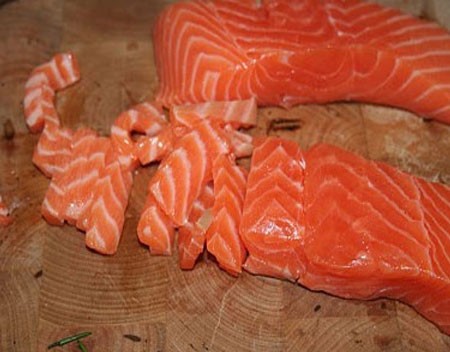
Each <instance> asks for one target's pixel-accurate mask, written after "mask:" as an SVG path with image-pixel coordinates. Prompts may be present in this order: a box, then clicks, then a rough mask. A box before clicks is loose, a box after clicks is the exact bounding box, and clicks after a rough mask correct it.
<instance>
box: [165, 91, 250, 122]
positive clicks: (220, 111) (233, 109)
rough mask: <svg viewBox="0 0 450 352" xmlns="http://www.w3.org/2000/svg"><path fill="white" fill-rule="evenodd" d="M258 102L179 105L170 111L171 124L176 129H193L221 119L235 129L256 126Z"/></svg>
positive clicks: (241, 101)
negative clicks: (205, 120) (204, 121)
mask: <svg viewBox="0 0 450 352" xmlns="http://www.w3.org/2000/svg"><path fill="white" fill-rule="evenodd" d="M256 115H257V111H256V100H255V99H254V98H250V99H247V100H234V101H210V102H205V103H201V104H190V105H189V104H187V105H177V106H174V107H172V109H171V110H170V122H171V123H172V125H173V126H174V127H177V126H186V127H189V128H192V127H193V126H194V125H195V124H196V123H198V122H199V121H200V120H204V119H206V118H214V119H219V120H221V121H223V122H225V123H227V124H231V125H232V126H233V127H234V128H235V129H237V128H241V127H252V126H255V125H256Z"/></svg>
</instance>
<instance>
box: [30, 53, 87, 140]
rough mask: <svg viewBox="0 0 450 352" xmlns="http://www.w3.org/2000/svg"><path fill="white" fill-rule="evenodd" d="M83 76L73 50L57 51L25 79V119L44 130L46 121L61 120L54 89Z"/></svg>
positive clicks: (36, 127)
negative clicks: (57, 110) (59, 52)
mask: <svg viewBox="0 0 450 352" xmlns="http://www.w3.org/2000/svg"><path fill="white" fill-rule="evenodd" d="M79 79H80V70H79V67H78V63H77V60H76V58H75V56H74V55H73V54H72V53H62V54H56V55H55V56H54V57H53V58H52V59H51V60H50V61H49V62H46V63H44V64H42V65H40V66H38V67H37V68H35V69H34V70H33V72H32V73H31V75H30V77H29V78H28V80H27V82H26V83H25V97H24V102H23V105H24V112H25V122H26V124H27V126H28V128H29V129H30V131H31V132H33V133H37V132H40V131H42V129H43V128H44V124H45V123H46V121H50V122H52V123H54V124H56V125H59V124H60V121H59V117H58V114H57V112H56V108H55V104H54V97H55V92H57V91H59V90H61V89H64V88H66V87H68V86H70V85H72V84H74V83H75V82H77V81H78V80H79Z"/></svg>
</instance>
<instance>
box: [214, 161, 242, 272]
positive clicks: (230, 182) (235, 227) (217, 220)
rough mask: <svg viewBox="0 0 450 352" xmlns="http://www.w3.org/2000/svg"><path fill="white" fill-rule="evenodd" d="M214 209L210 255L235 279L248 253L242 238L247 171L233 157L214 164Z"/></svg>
mask: <svg viewBox="0 0 450 352" xmlns="http://www.w3.org/2000/svg"><path fill="white" fill-rule="evenodd" d="M213 179H214V206H213V208H212V216H213V219H212V222H211V225H210V226H209V227H208V231H207V233H206V244H207V249H208V252H210V253H211V254H213V255H214V256H215V258H216V260H217V262H218V263H219V265H220V267H221V268H223V269H225V270H226V271H227V272H229V273H230V274H232V275H237V274H239V273H241V271H242V269H241V268H242V264H243V263H244V260H245V258H246V249H245V247H244V244H243V242H242V240H241V236H240V234H239V225H240V224H241V218H242V209H243V204H244V197H245V191H246V186H247V171H246V170H245V169H244V168H242V167H240V166H237V165H236V162H235V160H234V159H233V158H231V157H230V156H229V155H224V154H223V155H219V156H218V157H217V158H216V159H215V160H214V164H213Z"/></svg>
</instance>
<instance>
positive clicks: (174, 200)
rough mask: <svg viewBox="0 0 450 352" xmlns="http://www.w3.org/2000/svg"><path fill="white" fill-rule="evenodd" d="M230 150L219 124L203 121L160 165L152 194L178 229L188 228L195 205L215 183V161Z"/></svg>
mask: <svg viewBox="0 0 450 352" xmlns="http://www.w3.org/2000/svg"><path fill="white" fill-rule="evenodd" d="M229 150H230V146H229V143H228V141H227V137H226V135H225V134H224V132H223V130H222V129H221V128H220V126H219V124H218V123H217V122H216V121H213V120H203V121H201V122H199V123H198V124H196V125H195V126H194V128H193V130H192V131H191V132H189V133H187V134H186V135H185V136H183V137H182V138H181V139H180V140H179V141H178V142H177V144H176V145H175V147H174V149H173V151H172V152H171V153H170V154H169V155H168V156H167V158H166V159H164V161H163V162H162V163H161V165H160V167H159V168H158V170H157V171H156V173H155V175H154V176H153V178H152V180H151V181H150V184H149V191H150V192H152V193H153V196H154V197H155V199H156V201H157V202H158V204H159V205H160V206H161V209H162V210H163V211H164V212H165V213H166V214H167V215H168V216H169V218H170V219H171V220H172V221H173V223H174V224H175V225H176V226H183V225H184V224H186V222H187V221H188V215H189V213H190V212H191V209H192V205H193V203H194V201H195V200H196V199H197V198H198V197H199V196H200V193H201V191H202V189H203V187H204V186H205V185H206V183H208V182H209V181H210V180H212V161H213V160H214V159H215V158H216V157H217V156H218V155H220V154H224V153H227V152H229Z"/></svg>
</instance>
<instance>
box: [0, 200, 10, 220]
mask: <svg viewBox="0 0 450 352" xmlns="http://www.w3.org/2000/svg"><path fill="white" fill-rule="evenodd" d="M12 221H13V220H12V217H11V215H10V213H9V209H8V207H7V205H6V204H5V202H4V201H3V199H2V196H0V226H8V225H9V224H11V223H12Z"/></svg>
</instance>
